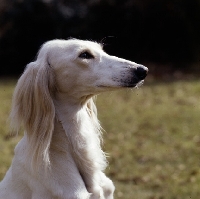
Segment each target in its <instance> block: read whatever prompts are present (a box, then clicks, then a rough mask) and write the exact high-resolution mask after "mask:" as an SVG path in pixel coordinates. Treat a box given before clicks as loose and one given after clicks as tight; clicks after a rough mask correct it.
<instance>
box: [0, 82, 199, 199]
mask: <svg viewBox="0 0 200 199" xmlns="http://www.w3.org/2000/svg"><path fill="white" fill-rule="evenodd" d="M14 84H15V82H14V81H11V82H10V81H9V82H6V81H1V82H0V179H2V178H3V175H4V174H5V172H6V170H7V169H8V167H9V165H10V163H11V160H12V157H13V149H14V146H15V144H16V143H17V141H18V140H19V138H20V137H21V135H20V136H19V137H18V138H16V137H10V136H9V134H10V132H9V127H8V123H7V119H8V114H9V109H10V104H11V97H12V92H13V87H14ZM199 99H200V81H175V82H165V83H164V82H152V83H148V82H146V83H145V85H144V86H142V88H140V89H133V90H124V91H117V92H112V93H104V94H101V95H99V96H98V99H97V106H98V111H99V119H100V121H101V124H102V126H103V128H104V129H105V131H106V132H104V150H105V151H106V152H108V153H109V154H110V157H109V158H108V160H109V163H110V164H109V167H108V169H107V171H106V172H107V175H108V176H109V177H110V178H111V179H112V180H113V181H114V183H115V185H116V192H115V199H118V198H119V199H120V198H123V199H190V198H191V199H197V198H199V196H200V100H199Z"/></svg>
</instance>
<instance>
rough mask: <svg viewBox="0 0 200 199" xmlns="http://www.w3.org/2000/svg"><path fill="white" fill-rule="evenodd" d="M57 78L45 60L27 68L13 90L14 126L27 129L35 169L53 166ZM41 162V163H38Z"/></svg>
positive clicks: (11, 116) (12, 118)
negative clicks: (51, 160) (54, 97)
mask: <svg viewBox="0 0 200 199" xmlns="http://www.w3.org/2000/svg"><path fill="white" fill-rule="evenodd" d="M53 93H54V78H53V72H52V68H51V67H50V66H49V65H48V63H47V62H45V61H36V62H32V63H30V64H28V65H27V67H26V69H25V71H24V73H23V75H22V76H21V77H20V79H19V81H18V83H17V86H16V88H15V91H14V96H13V104H12V110H11V114H10V119H11V127H13V128H14V129H15V130H19V128H20V127H21V126H22V127H23V128H24V129H25V133H26V134H27V137H28V140H29V144H28V145H29V149H30V151H29V152H30V153H29V154H30V157H32V160H31V161H32V166H33V168H35V167H37V165H38V166H39V165H41V161H43V164H45V166H48V165H49V164H50V158H49V147H50V143H51V138H52V134H53V130H54V119H55V107H54V103H53ZM39 162H40V164H38V163H39Z"/></svg>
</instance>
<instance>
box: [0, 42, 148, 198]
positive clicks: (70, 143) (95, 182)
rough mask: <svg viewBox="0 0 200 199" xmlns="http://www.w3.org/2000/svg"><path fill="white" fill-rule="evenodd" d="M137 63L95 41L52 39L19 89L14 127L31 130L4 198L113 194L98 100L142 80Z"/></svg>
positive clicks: (0, 189) (0, 186) (0, 191)
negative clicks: (109, 53) (96, 104)
mask: <svg viewBox="0 0 200 199" xmlns="http://www.w3.org/2000/svg"><path fill="white" fill-rule="evenodd" d="M84 52H86V53H87V54H88V53H89V55H92V57H89V58H88V57H86V58H84V57H81V56H80V55H81V53H84ZM138 66H139V65H138V64H136V63H134V62H130V61H127V60H124V59H120V58H117V57H114V56H110V55H108V54H106V53H105V52H104V51H103V50H102V46H101V45H99V44H97V43H94V42H91V41H82V40H76V39H70V40H52V41H49V42H47V43H45V44H44V45H43V46H42V47H41V49H40V51H39V53H38V56H37V59H36V60H35V61H34V62H31V63H30V64H28V65H27V67H26V69H25V71H24V73H23V74H22V76H21V77H20V79H19V81H18V83H17V86H16V89H15V92H14V96H13V105H12V111H11V125H12V127H13V128H14V129H15V130H16V131H18V130H19V129H20V128H21V127H23V128H24V129H25V133H24V137H23V138H22V140H21V141H20V142H19V143H18V144H17V146H16V148H15V156H14V158H13V161H12V165H11V167H10V169H9V170H8V172H7V173H6V175H5V177H4V179H3V181H2V182H1V183H0V199H89V198H90V199H113V192H114V189H115V188H114V185H113V183H112V181H111V180H110V179H109V178H107V177H106V176H105V174H104V173H103V171H104V169H105V168H106V165H107V162H106V156H105V154H104V152H103V151H102V149H101V140H102V137H101V127H100V124H99V121H98V119H97V110H96V106H95V104H94V97H95V95H97V94H99V93H101V92H104V91H109V90H115V89H119V88H124V87H127V86H128V87H134V86H137V84H141V81H140V79H138V78H137V77H136V76H135V75H134V70H135V69H136V68H137V67H138ZM142 67H143V66H142ZM143 68H144V69H145V70H147V69H146V68H145V67H143Z"/></svg>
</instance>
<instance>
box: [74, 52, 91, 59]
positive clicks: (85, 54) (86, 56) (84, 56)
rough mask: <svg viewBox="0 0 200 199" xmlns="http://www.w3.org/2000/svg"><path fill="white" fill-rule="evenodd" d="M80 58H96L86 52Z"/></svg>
mask: <svg viewBox="0 0 200 199" xmlns="http://www.w3.org/2000/svg"><path fill="white" fill-rule="evenodd" d="M78 57H79V58H82V59H93V58H94V56H93V55H92V54H91V53H89V52H87V51H86V52H82V53H81V54H80V55H79V56H78Z"/></svg>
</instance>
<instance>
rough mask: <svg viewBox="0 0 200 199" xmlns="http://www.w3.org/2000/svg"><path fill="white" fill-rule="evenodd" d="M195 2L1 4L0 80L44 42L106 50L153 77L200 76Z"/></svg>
mask: <svg viewBox="0 0 200 199" xmlns="http://www.w3.org/2000/svg"><path fill="white" fill-rule="evenodd" d="M199 35H200V1H199V0H143V1H141V0H0V60H1V67H0V75H1V76H8V75H19V74H21V73H22V71H23V70H24V67H25V65H26V64H27V63H29V62H30V61H32V60H33V59H34V58H35V56H36V52H37V51H38V49H39V47H40V46H41V45H42V43H44V42H45V41H47V40H51V39H55V38H58V39H60V38H62V39H67V38H69V37H74V38H79V39H89V40H95V41H98V42H102V43H104V44H105V47H104V49H105V51H106V52H107V53H109V54H112V55H116V56H119V57H123V58H125V59H130V60H132V61H135V62H138V63H142V64H146V65H147V66H148V67H149V68H150V69H151V70H150V71H151V73H152V74H153V73H154V74H155V76H156V77H162V76H163V75H165V76H166V74H169V73H170V75H171V74H173V73H174V72H175V71H183V70H184V71H185V70H187V72H191V71H193V72H194V73H195V74H196V73H197V71H199V63H200V36H199Z"/></svg>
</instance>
